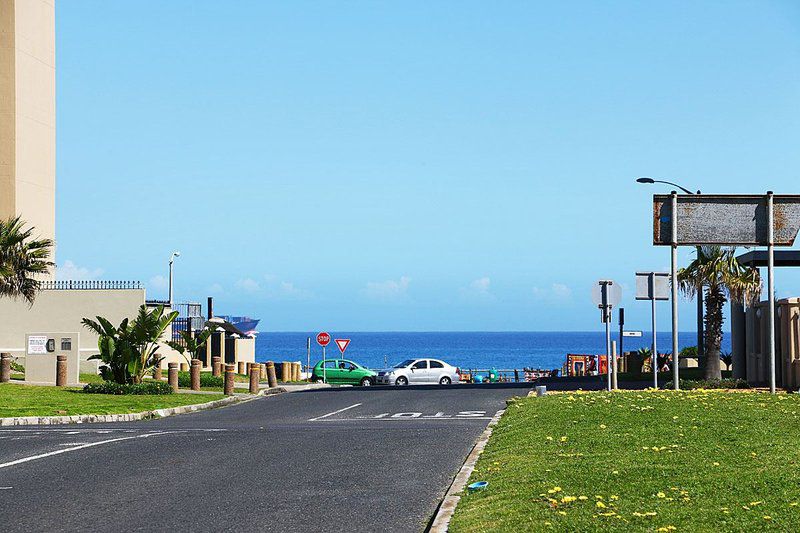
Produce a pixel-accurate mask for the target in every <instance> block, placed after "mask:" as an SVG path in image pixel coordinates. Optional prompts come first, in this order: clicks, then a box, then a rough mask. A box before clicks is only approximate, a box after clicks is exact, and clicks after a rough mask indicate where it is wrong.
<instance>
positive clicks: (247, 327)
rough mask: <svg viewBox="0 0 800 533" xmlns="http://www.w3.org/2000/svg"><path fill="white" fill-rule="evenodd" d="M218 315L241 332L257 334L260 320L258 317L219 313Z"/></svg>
mask: <svg viewBox="0 0 800 533" xmlns="http://www.w3.org/2000/svg"><path fill="white" fill-rule="evenodd" d="M219 317H220V318H221V319H223V320H225V321H226V322H230V323H231V324H233V325H234V326H236V328H237V329H239V330H241V331H242V333H245V334H246V335H256V334H258V330H257V329H256V327H258V323H259V322H261V319H260V318H250V317H249V316H231V315H219Z"/></svg>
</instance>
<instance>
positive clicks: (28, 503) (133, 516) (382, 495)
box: [0, 385, 527, 532]
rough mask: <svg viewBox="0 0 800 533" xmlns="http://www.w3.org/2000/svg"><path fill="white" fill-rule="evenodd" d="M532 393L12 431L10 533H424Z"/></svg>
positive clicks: (4, 475)
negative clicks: (493, 430) (481, 447)
mask: <svg viewBox="0 0 800 533" xmlns="http://www.w3.org/2000/svg"><path fill="white" fill-rule="evenodd" d="M526 393H527V388H521V387H519V386H494V385H493V386H486V385H483V386H451V387H409V388H403V389H397V388H379V387H373V388H369V389H361V388H339V389H322V390H316V391H307V392H296V393H291V394H281V395H277V396H271V397H264V398H259V399H256V400H253V401H250V402H247V403H243V404H238V405H234V406H230V407H226V408H222V409H217V410H213V411H206V412H201V413H194V414H188V415H182V416H176V417H169V418H164V419H160V420H152V421H144V422H136V423H125V424H105V425H97V424H87V425H71V426H33V427H26V428H23V427H19V428H8V429H0V524H2V525H3V530H4V531H7V532H11V531H157V530H167V529H169V530H173V531H190V530H191V531H198V530H199V531H210V530H213V531H228V530H239V531H242V530H244V531H342V530H344V531H376V530H386V531H421V530H423V529H424V528H425V527H426V526H427V524H428V521H429V520H430V517H431V516H432V514H433V512H434V511H435V509H436V506H437V505H438V502H439V501H440V500H441V498H442V496H443V495H444V492H445V491H446V490H447V488H448V486H449V485H450V483H451V481H452V479H453V477H454V476H455V474H456V472H457V471H458V469H459V468H460V467H461V464H462V463H463V461H464V459H465V458H466V456H467V454H468V453H469V451H470V449H471V448H472V446H473V444H474V442H475V440H476V439H477V438H478V436H479V435H480V433H481V432H482V431H483V429H484V428H485V427H486V425H487V424H488V421H489V419H490V418H491V417H492V416H493V415H494V414H495V413H496V412H497V411H498V410H500V409H502V408H503V407H504V406H505V400H506V399H507V398H510V397H512V396H515V395H518V396H522V395H524V394H526Z"/></svg>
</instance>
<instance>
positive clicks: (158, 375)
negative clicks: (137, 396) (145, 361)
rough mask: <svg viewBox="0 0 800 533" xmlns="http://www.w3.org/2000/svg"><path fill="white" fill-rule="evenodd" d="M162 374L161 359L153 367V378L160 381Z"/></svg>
mask: <svg viewBox="0 0 800 533" xmlns="http://www.w3.org/2000/svg"><path fill="white" fill-rule="evenodd" d="M163 377H164V376H163V375H162V373H161V361H159V362H158V364H157V365H156V366H155V367H154V368H153V379H154V380H156V381H161V378H163Z"/></svg>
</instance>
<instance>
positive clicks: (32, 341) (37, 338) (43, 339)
mask: <svg viewBox="0 0 800 533" xmlns="http://www.w3.org/2000/svg"><path fill="white" fill-rule="evenodd" d="M46 353H47V336H46V335H30V336H29V337H28V354H29V355H42V354H46Z"/></svg>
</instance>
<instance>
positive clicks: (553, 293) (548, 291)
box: [531, 283, 572, 303]
mask: <svg viewBox="0 0 800 533" xmlns="http://www.w3.org/2000/svg"><path fill="white" fill-rule="evenodd" d="M531 292H532V293H533V297H534V299H536V300H539V301H541V302H545V303H563V302H568V301H569V300H571V299H572V289H570V288H569V287H568V286H566V285H564V284H563V283H553V284H552V285H550V287H548V288H545V289H542V288H539V287H534V288H533V289H531Z"/></svg>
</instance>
